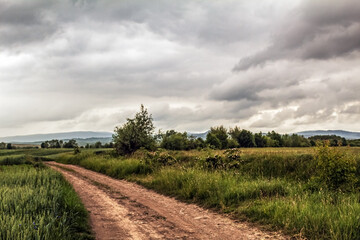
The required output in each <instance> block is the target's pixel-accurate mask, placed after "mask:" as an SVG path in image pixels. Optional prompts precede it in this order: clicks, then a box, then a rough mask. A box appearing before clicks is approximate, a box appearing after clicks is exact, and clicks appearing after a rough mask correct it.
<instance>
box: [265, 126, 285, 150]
mask: <svg viewBox="0 0 360 240" xmlns="http://www.w3.org/2000/svg"><path fill="white" fill-rule="evenodd" d="M266 136H268V137H269V138H271V139H272V140H274V141H273V144H272V146H271V147H283V146H284V140H283V138H282V137H281V135H280V134H279V133H277V132H275V131H274V130H273V131H271V132H268V134H267V135H266Z"/></svg>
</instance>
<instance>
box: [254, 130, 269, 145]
mask: <svg viewBox="0 0 360 240" xmlns="http://www.w3.org/2000/svg"><path fill="white" fill-rule="evenodd" d="M254 142H255V146H256V147H266V137H265V136H263V134H262V132H259V133H255V134H254Z"/></svg>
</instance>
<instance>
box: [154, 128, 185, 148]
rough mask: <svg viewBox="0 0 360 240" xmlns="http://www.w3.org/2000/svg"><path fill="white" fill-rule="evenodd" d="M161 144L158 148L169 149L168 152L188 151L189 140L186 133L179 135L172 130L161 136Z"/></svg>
mask: <svg viewBox="0 0 360 240" xmlns="http://www.w3.org/2000/svg"><path fill="white" fill-rule="evenodd" d="M161 139H162V141H161V143H160V147H161V148H165V149H169V150H188V149H190V146H189V143H190V141H189V139H188V136H187V133H186V132H184V133H179V132H176V131H174V130H170V131H166V133H164V134H161Z"/></svg>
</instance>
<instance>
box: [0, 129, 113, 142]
mask: <svg viewBox="0 0 360 240" xmlns="http://www.w3.org/2000/svg"><path fill="white" fill-rule="evenodd" d="M111 137H112V133H111V132H92V131H76V132H62V133H47V134H32V135H21V136H9V137H0V142H11V143H34V142H43V141H46V140H52V139H58V140H68V139H79V140H80V139H89V140H90V142H89V143H91V142H94V141H95V142H96V141H103V140H105V139H103V138H111ZM94 139H95V140H94ZM99 139H100V140H99ZM106 141H107V140H106Z"/></svg>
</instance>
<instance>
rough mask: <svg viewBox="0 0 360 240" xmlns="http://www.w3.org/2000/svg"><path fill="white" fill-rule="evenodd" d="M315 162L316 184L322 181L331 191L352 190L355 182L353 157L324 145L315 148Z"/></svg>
mask: <svg viewBox="0 0 360 240" xmlns="http://www.w3.org/2000/svg"><path fill="white" fill-rule="evenodd" d="M316 161H317V176H316V180H317V181H318V182H320V181H322V183H323V184H325V185H326V187H327V188H329V189H331V190H341V191H349V190H352V189H353V188H354V186H355V184H356V182H357V179H356V175H355V174H356V161H355V158H354V156H352V155H350V154H348V153H345V152H341V151H340V150H339V149H336V148H330V147H329V146H328V144H327V143H326V144H324V145H323V146H318V147H317V153H316ZM320 184H321V183H320Z"/></svg>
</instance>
